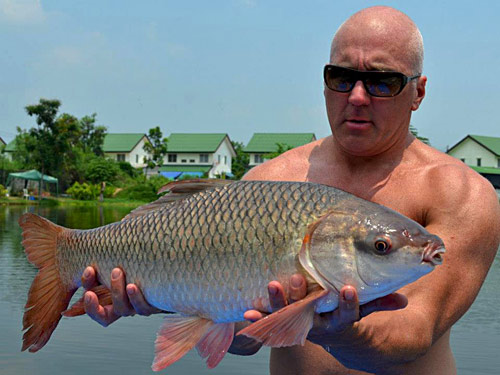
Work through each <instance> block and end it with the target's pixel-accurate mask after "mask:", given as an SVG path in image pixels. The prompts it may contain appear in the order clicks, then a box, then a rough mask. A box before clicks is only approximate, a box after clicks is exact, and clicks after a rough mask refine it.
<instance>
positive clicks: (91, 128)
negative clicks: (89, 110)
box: [80, 113, 107, 156]
mask: <svg viewBox="0 0 500 375" xmlns="http://www.w3.org/2000/svg"><path fill="white" fill-rule="evenodd" d="M96 116H97V114H96V113H93V114H92V115H91V116H84V117H82V118H81V119H80V131H81V137H80V141H81V142H82V145H83V149H84V150H85V151H86V152H91V153H93V154H94V155H97V156H104V152H103V150H102V145H103V143H104V137H105V136H106V130H107V129H106V127H105V126H95V121H96Z"/></svg>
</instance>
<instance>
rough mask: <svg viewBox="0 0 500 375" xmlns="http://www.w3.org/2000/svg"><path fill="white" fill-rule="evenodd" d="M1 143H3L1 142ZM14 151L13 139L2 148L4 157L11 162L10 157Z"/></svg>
mask: <svg viewBox="0 0 500 375" xmlns="http://www.w3.org/2000/svg"><path fill="white" fill-rule="evenodd" d="M2 142H3V141H2ZM14 151H16V140H15V139H13V140H12V141H10V142H9V143H7V144H6V145H5V148H4V155H5V157H6V158H7V159H9V160H12V155H13V154H14Z"/></svg>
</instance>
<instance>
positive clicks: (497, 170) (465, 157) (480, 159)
mask: <svg viewBox="0 0 500 375" xmlns="http://www.w3.org/2000/svg"><path fill="white" fill-rule="evenodd" d="M446 152H447V153H448V154H449V155H451V156H453V157H455V158H457V159H460V160H462V161H463V162H464V163H465V164H467V165H468V166H470V167H471V168H472V169H474V170H475V171H476V172H478V173H480V174H481V175H482V176H483V177H485V178H487V179H488V180H489V181H490V182H491V184H492V185H493V186H494V187H495V188H496V189H497V192H499V193H500V137H486V136H482V135H470V134H469V135H467V136H466V137H465V138H463V139H462V140H461V141H459V142H458V143H457V144H455V145H454V146H453V147H451V148H449V149H448V151H446Z"/></svg>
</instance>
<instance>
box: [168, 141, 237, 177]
mask: <svg viewBox="0 0 500 375" xmlns="http://www.w3.org/2000/svg"><path fill="white" fill-rule="evenodd" d="M167 150H168V154H167V155H166V156H165V159H164V164H163V166H162V167H160V173H161V174H162V175H164V176H166V177H169V178H178V177H180V176H181V175H182V174H185V175H192V176H202V175H204V174H207V175H208V177H210V178H213V177H216V176H221V175H223V174H225V175H228V176H231V163H232V159H233V158H234V157H235V156H236V152H235V150H234V147H233V145H232V143H231V140H230V139H229V136H228V135H227V134H226V133H172V134H170V137H168V145H167Z"/></svg>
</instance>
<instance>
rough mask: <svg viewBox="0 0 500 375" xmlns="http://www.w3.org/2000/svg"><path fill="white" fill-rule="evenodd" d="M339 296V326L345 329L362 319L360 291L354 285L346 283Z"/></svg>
mask: <svg viewBox="0 0 500 375" xmlns="http://www.w3.org/2000/svg"><path fill="white" fill-rule="evenodd" d="M339 297H340V298H339V320H338V328H339V329H340V330H343V329H345V328H346V327H347V326H349V325H351V324H352V323H354V322H356V321H358V320H359V319H360V317H359V300H358V292H357V291H356V289H355V288H354V287H352V286H350V285H346V286H344V287H343V288H342V289H341V290H340V296H339Z"/></svg>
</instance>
